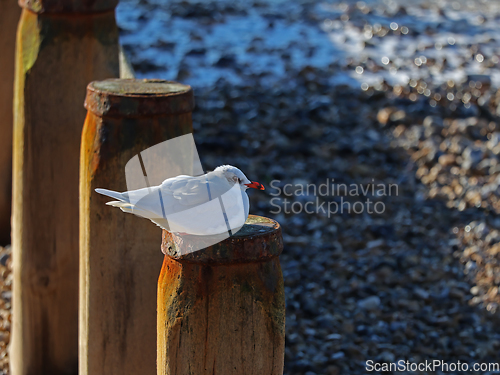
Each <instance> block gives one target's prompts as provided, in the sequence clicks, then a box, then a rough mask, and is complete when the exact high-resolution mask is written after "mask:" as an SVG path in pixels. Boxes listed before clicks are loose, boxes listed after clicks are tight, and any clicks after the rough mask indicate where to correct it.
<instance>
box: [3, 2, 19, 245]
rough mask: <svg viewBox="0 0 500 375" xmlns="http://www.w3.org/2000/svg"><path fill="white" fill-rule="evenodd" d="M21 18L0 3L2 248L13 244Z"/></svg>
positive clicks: (16, 7) (12, 5) (12, 7)
mask: <svg viewBox="0 0 500 375" xmlns="http://www.w3.org/2000/svg"><path fill="white" fill-rule="evenodd" d="M20 14H21V8H19V5H17V1H15V0H0V119H1V120H0V245H6V244H8V243H10V212H11V206H12V103H13V100H12V96H13V93H14V90H13V88H14V53H15V46H16V29H17V23H18V21H19V15H20Z"/></svg>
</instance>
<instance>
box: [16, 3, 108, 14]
mask: <svg viewBox="0 0 500 375" xmlns="http://www.w3.org/2000/svg"><path fill="white" fill-rule="evenodd" d="M117 5H118V0H98V1H95V0H19V6H21V7H23V8H26V9H29V10H31V11H32V12H34V13H39V14H41V13H98V12H106V11H110V10H113V9H115V8H116V6H117Z"/></svg>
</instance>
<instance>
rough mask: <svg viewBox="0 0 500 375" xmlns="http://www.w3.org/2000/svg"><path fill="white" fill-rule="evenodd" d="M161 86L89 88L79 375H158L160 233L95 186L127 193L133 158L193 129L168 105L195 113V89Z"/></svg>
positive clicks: (111, 84)
mask: <svg viewBox="0 0 500 375" xmlns="http://www.w3.org/2000/svg"><path fill="white" fill-rule="evenodd" d="M157 83H158V82H155V83H153V82H151V83H150V85H151V86H155V87H156V88H157V90H156V91H155V93H154V94H147V95H143V96H141V94H140V93H141V92H143V91H144V92H150V91H151V90H149V89H148V87H149V86H148V84H147V82H144V81H142V80H134V81H130V80H128V81H127V80H114V81H111V82H105V83H100V84H97V83H96V84H95V85H94V86H99V87H100V89H96V87H94V88H92V87H91V86H89V91H88V96H87V100H86V106H87V108H89V112H88V115H87V118H86V121H85V126H84V130H83V135H82V147H81V178H80V372H79V373H80V375H137V374H154V372H155V369H156V361H155V359H156V357H155V356H156V285H157V280H158V275H159V272H160V268H161V262H162V254H161V251H160V243H161V230H160V228H158V227H157V226H155V225H154V224H153V223H151V222H150V221H149V220H147V219H142V218H139V217H137V216H134V215H131V214H126V213H124V212H122V211H121V210H119V209H117V208H114V207H110V206H107V205H106V204H105V203H106V202H108V201H110V199H109V198H107V197H105V196H102V195H100V194H97V193H96V192H95V191H94V189H95V188H103V187H104V188H108V189H112V190H117V191H125V190H127V184H126V176H125V165H126V164H127V162H128V161H129V160H130V159H131V158H132V157H134V156H136V155H137V154H138V153H140V152H141V151H144V150H145V149H147V148H149V147H151V146H153V145H156V144H158V143H160V142H163V141H165V140H168V139H172V138H175V137H177V136H180V135H183V134H188V133H191V132H192V122H191V112H185V111H183V112H182V113H175V111H174V112H172V109H173V108H172V107H170V106H169V105H168V103H170V102H173V103H175V102H176V101H178V99H179V100H180V101H181V102H183V103H185V105H184V106H181V107H182V108H184V110H186V109H189V111H190V110H192V108H193V102H192V100H193V99H192V91H191V90H189V91H183V92H179V93H178V94H173V95H172V96H171V97H170V98H168V97H167V96H165V95H162V91H168V87H169V86H168V84H166V83H160V84H158V85H159V88H158V85H157ZM187 87H189V86H187ZM106 88H107V89H108V90H106ZM141 88H145V89H144V90H142V89H141ZM134 92H135V93H134ZM104 103H105V105H104ZM124 103H126V104H127V105H123V104H124ZM146 109H147V110H148V114H147V115H146V114H144V112H143V111H144V110H146ZM92 110H93V111H94V112H96V113H94V112H92Z"/></svg>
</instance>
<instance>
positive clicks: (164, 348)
mask: <svg viewBox="0 0 500 375" xmlns="http://www.w3.org/2000/svg"><path fill="white" fill-rule="evenodd" d="M189 237H191V236H183V238H182V239H181V238H180V237H177V236H175V235H172V234H170V233H169V232H167V231H165V230H164V231H163V240H162V251H163V252H164V253H165V254H166V255H165V259H164V261H163V267H162V270H161V274H160V278H159V281H158V353H157V366H158V370H157V374H158V375H189V374H196V375H211V374H219V375H229V374H238V375H247V374H248V375H250V374H252V375H254V374H255V375H260V374H268V375H282V374H283V361H284V355H285V294H284V289H283V276H282V273H281V267H280V263H279V258H278V256H279V255H280V253H281V251H282V250H283V240H282V237H281V228H280V226H279V224H278V223H277V222H276V221H274V220H271V219H268V218H264V217H260V216H253V215H250V216H249V218H248V219H247V221H246V223H245V225H244V226H243V228H242V229H241V230H240V231H238V232H237V233H236V234H235V235H234V236H232V237H230V238H228V239H226V240H224V241H222V242H220V243H218V244H216V245H213V246H210V247H208V248H206V249H204V250H200V251H196V252H193V253H189V245H190V243H191V239H190V238H189ZM195 237H196V236H195ZM194 241H195V240H194ZM181 254H184V255H181Z"/></svg>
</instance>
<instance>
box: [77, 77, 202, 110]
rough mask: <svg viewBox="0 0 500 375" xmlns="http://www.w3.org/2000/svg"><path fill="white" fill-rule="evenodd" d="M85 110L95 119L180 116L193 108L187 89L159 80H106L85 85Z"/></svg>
mask: <svg viewBox="0 0 500 375" xmlns="http://www.w3.org/2000/svg"><path fill="white" fill-rule="evenodd" d="M85 108H86V109H87V110H89V111H91V112H93V113H94V114H96V115H98V116H112V117H136V116H137V117H139V116H140V117H144V116H155V115H168V114H172V115H173V114H180V113H186V112H191V111H192V110H193V108H194V95H193V90H192V88H191V86H188V85H183V84H181V83H178V82H173V81H165V80H160V79H107V80H104V81H95V82H91V83H90V84H89V85H88V86H87V98H86V99H85Z"/></svg>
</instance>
